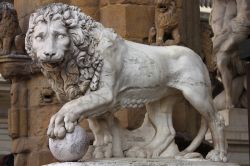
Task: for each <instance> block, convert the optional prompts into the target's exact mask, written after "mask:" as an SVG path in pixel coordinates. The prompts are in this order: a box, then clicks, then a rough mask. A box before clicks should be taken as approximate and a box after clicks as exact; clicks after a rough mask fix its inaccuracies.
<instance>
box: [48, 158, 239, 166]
mask: <svg viewBox="0 0 250 166" xmlns="http://www.w3.org/2000/svg"><path fill="white" fill-rule="evenodd" d="M45 166H239V165H238V164H233V163H220V162H209V161H205V160H196V159H189V160H175V159H138V158H136V159H133V158H126V159H100V160H91V161H85V162H67V163H52V164H48V165H45Z"/></svg>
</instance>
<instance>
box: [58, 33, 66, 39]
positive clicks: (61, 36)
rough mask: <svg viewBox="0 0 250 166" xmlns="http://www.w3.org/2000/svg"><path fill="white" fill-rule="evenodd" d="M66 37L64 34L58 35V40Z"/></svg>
mask: <svg viewBox="0 0 250 166" xmlns="http://www.w3.org/2000/svg"><path fill="white" fill-rule="evenodd" d="M64 37H65V35H62V34H59V35H57V38H58V39H63V38H64Z"/></svg>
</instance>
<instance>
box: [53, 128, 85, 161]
mask: <svg viewBox="0 0 250 166" xmlns="http://www.w3.org/2000/svg"><path fill="white" fill-rule="evenodd" d="M88 147H89V138H88V136H87V133H86V131H85V130H84V129H83V128H81V127H80V126H76V127H75V131H74V132H72V133H68V134H67V135H66V137H64V138H63V139H52V138H50V139H49V148H50V151H51V153H52V154H53V156H54V157H55V158H56V159H58V160H60V161H77V160H79V159H81V158H82V157H83V156H84V155H85V153H86V152H87V150H88Z"/></svg>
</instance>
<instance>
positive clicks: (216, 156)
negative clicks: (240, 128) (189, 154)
mask: <svg viewBox="0 0 250 166" xmlns="http://www.w3.org/2000/svg"><path fill="white" fill-rule="evenodd" d="M206 159H207V160H211V161H215V162H218V161H221V162H227V155H226V153H225V152H222V151H219V150H212V151H210V152H209V153H208V154H207V156H206Z"/></svg>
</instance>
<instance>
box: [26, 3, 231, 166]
mask: <svg viewBox="0 0 250 166" xmlns="http://www.w3.org/2000/svg"><path fill="white" fill-rule="evenodd" d="M25 42H26V43H25V45H26V50H27V52H28V54H29V55H30V56H31V57H32V58H33V59H35V60H36V61H37V62H38V63H39V64H40V66H41V70H42V72H43V74H44V75H45V76H46V77H47V78H48V80H49V82H50V84H51V86H52V89H53V90H54V91H55V92H56V94H57V96H58V98H59V99H60V100H61V101H62V102H64V103H65V104H64V105H63V107H62V108H61V109H60V110H59V111H58V112H57V113H56V114H55V115H53V116H52V117H51V120H50V124H49V127H48V131H47V134H48V136H49V137H51V138H55V139H57V138H59V139H60V138H63V137H65V135H66V134H67V133H70V132H73V131H74V127H75V126H76V124H77V123H78V122H79V120H81V119H82V118H88V119H89V125H90V128H91V130H92V131H93V134H94V136H95V141H94V147H95V150H94V154H93V156H94V157H96V158H101V157H124V156H125V155H126V156H129V157H148V158H153V157H162V156H163V154H166V155H165V156H174V155H185V154H187V153H189V152H192V151H194V150H195V149H196V148H197V146H199V144H200V143H201V141H202V140H203V138H204V135H205V133H206V130H207V128H208V127H209V128H210V130H211V133H212V136H213V143H214V149H213V150H212V151H210V152H209V153H208V155H207V159H209V160H212V161H223V162H225V161H227V144H226V140H225V135H224V122H223V118H222V117H221V116H220V115H219V114H218V113H217V110H216V108H215V106H214V104H213V99H212V97H211V84H210V79H209V75H208V71H207V68H206V66H205V65H204V64H203V62H202V60H201V58H200V57H199V56H198V55H197V54H196V53H194V52H193V51H192V50H190V49H188V48H185V47H181V46H168V47H160V46H148V45H143V44H139V43H134V42H131V41H127V40H124V39H122V38H121V37H120V36H119V35H117V34H116V33H115V32H114V31H113V30H112V29H109V28H105V27H103V25H102V24H100V23H98V22H96V21H94V20H93V19H92V18H91V17H89V16H87V15H85V14H84V13H82V12H81V11H80V9H79V8H78V7H75V6H69V5H66V4H61V3H53V4H50V5H48V6H45V7H42V8H40V9H38V10H37V11H36V12H35V13H33V14H32V15H31V17H30V21H29V28H28V31H27V35H26V40H25ZM181 99H186V100H187V101H188V102H189V103H190V104H191V105H192V106H193V107H194V108H195V109H196V110H197V111H198V112H199V113H200V114H201V115H202V123H201V128H200V130H199V133H198V135H197V136H196V137H195V138H194V140H193V141H192V143H191V144H190V146H189V147H187V149H186V150H184V151H183V152H180V153H179V154H176V153H174V151H173V150H171V149H170V148H173V146H172V145H173V144H175V143H174V137H175V130H174V128H173V125H172V111H173V106H174V105H175V104H176V103H178V101H179V100H181ZM144 105H146V108H147V114H146V116H145V120H144V122H145V123H146V122H147V123H151V124H152V125H153V126H154V128H153V129H154V131H155V133H154V134H153V136H152V138H151V139H150V140H149V142H148V143H147V144H145V145H141V146H139V147H138V148H134V149H133V150H127V152H126V153H124V147H125V146H126V145H125V143H124V142H123V139H122V138H123V137H122V136H121V135H120V134H121V130H120V129H119V124H118V122H117V119H115V118H114V116H113V113H114V112H115V111H117V110H119V108H120V107H128V108H130V107H133V108H136V107H142V106H144ZM134 134H137V133H136V132H134ZM148 134H149V131H146V132H144V133H142V135H143V136H144V137H145V138H146V137H147V136H148Z"/></svg>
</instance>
